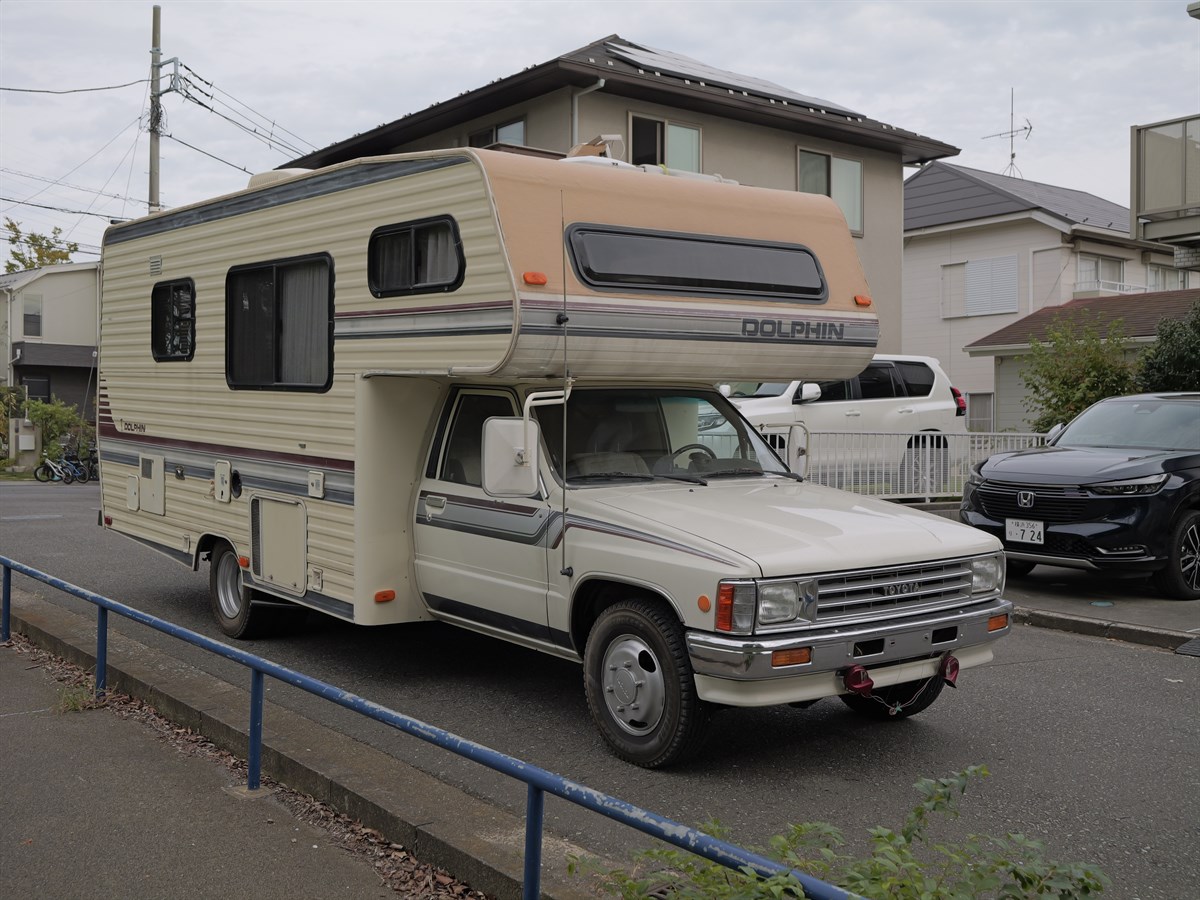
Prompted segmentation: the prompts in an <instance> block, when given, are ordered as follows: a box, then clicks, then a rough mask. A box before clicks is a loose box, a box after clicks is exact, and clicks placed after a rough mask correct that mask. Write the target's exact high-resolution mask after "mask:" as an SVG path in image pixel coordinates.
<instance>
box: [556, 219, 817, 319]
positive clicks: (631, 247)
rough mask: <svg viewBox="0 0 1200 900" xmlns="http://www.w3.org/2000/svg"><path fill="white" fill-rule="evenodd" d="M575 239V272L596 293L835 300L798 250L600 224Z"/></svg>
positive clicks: (575, 233) (574, 229)
mask: <svg viewBox="0 0 1200 900" xmlns="http://www.w3.org/2000/svg"><path fill="white" fill-rule="evenodd" d="M567 235H568V243H569V246H570V250H571V261H572V263H573V264H574V266H575V271H576V273H577V274H578V275H579V277H580V278H581V279H582V280H583V281H584V282H585V283H587V284H589V285H591V286H593V287H598V288H607V289H610V290H629V289H631V288H637V289H642V290H651V291H666V292H671V293H683V294H696V293H701V294H735V295H741V296H754V297H766V298H780V299H788V300H807V301H811V302H823V301H824V300H825V299H826V297H827V291H826V285H825V278H824V275H823V273H822V272H821V267H820V265H819V264H818V263H817V258H816V257H815V256H813V254H812V252H811V251H810V250H809V249H808V248H807V247H802V246H800V245H798V244H760V243H751V242H748V241H742V240H738V239H735V238H716V237H709V236H707V235H692V234H668V233H665V232H650V231H640V232H635V231H624V230H617V229H613V228H608V227H606V226H600V225H573V226H571V228H570V229H568V232H567Z"/></svg>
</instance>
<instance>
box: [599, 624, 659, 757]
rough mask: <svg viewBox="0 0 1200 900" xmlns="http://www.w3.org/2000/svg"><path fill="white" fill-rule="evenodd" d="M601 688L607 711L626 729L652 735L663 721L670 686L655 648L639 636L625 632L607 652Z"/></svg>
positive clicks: (642, 734) (632, 732)
mask: <svg viewBox="0 0 1200 900" xmlns="http://www.w3.org/2000/svg"><path fill="white" fill-rule="evenodd" d="M603 666H604V672H603V680H602V683H601V687H602V689H603V691H604V704H605V706H606V707H607V708H608V714H609V716H611V717H612V720H613V721H614V722H616V723H617V724H618V725H619V726H620V727H621V729H622V730H623V731H626V732H628V733H629V734H632V735H635V736H637V737H644V736H645V735H648V734H650V733H651V732H652V731H654V729H655V728H656V727H657V726H658V723H659V722H661V721H662V717H663V711H664V710H665V709H666V697H667V685H666V681H665V680H664V679H663V674H662V665H661V664H660V663H659V661H658V657H657V656H655V655H654V651H653V650H651V649H650V645H649V644H647V643H646V642H645V641H644V640H642V639H641V638H640V637H638V636H637V635H632V634H623V635H621V636H620V637H618V638H616V639H615V640H614V641H613V642H612V643H611V644H609V645H608V649H607V650H605V652H604V662H603Z"/></svg>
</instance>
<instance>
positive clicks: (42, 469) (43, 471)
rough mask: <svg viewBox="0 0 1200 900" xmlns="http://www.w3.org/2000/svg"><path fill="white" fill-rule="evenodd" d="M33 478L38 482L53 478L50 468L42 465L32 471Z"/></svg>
mask: <svg viewBox="0 0 1200 900" xmlns="http://www.w3.org/2000/svg"><path fill="white" fill-rule="evenodd" d="M33 477H34V478H36V479H37V480H38V481H51V480H53V478H54V473H53V472H51V471H50V467H49V466H48V465H46V464H45V463H42V464H41V465H40V466H38V467H37V468H36V469H34V470H33Z"/></svg>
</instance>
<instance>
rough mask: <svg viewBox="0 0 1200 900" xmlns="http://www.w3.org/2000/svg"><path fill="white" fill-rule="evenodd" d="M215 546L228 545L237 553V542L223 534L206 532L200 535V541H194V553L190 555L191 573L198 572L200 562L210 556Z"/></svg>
mask: <svg viewBox="0 0 1200 900" xmlns="http://www.w3.org/2000/svg"><path fill="white" fill-rule="evenodd" d="M217 544H228V545H229V546H230V547H232V548H233V550H234V552H235V553H236V552H237V542H236V541H234V540H233V539H232V538H230V537H229V536H227V535H225V534H219V533H217V532H212V531H206V532H205V533H204V534H202V535H200V539H199V540H198V541H196V551H195V552H194V553H193V554H192V571H193V572H199V571H200V560H201V559H202V558H203V557H204V556H205V555H211V554H212V552H213V550H214V549H215V548H216V546H217Z"/></svg>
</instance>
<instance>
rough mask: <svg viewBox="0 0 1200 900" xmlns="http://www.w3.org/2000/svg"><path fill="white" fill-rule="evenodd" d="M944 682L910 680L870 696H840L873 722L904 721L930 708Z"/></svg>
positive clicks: (934, 678)
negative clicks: (874, 720) (873, 720)
mask: <svg viewBox="0 0 1200 900" xmlns="http://www.w3.org/2000/svg"><path fill="white" fill-rule="evenodd" d="M945 684H946V682H945V681H943V680H942V677H941V676H940V675H934V676H933V677H932V678H926V679H925V680H923V681H909V682H906V683H904V684H894V685H892V686H891V687H885V688H879V689H878V690H877V691H874V692H873V693H872V694H871V696H870V697H864V696H863V695H862V694H841V695H839V696H840V697H841V698H842V702H843V703H845V704H846V705H847V706H848V707H850V708H851V709H852V710H854V711H855V712H856V713H859V714H860V715H864V716H868V717H869V718H872V719H907V718H908V717H909V716H915V715H916V714H917V713H919V712H921V711H922V710H925V709H928V708H929V707H930V706H932V705H933V701H934V700H936V699H937V698H938V697H939V696H940V695H941V693H942V688H943V687H944V686H945Z"/></svg>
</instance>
